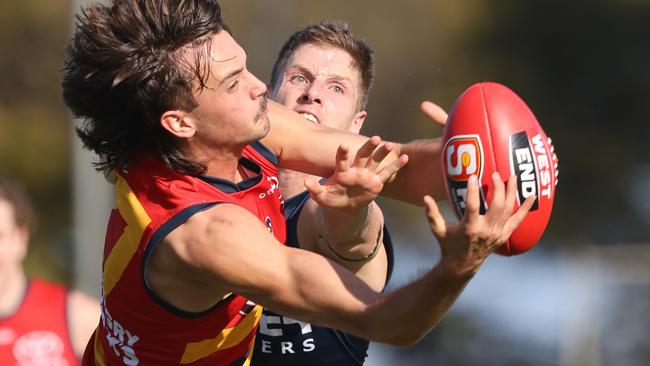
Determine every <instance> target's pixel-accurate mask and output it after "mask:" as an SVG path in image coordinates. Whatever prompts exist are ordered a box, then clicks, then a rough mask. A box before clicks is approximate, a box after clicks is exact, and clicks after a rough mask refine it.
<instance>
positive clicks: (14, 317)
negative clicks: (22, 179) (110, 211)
mask: <svg viewBox="0 0 650 366" xmlns="http://www.w3.org/2000/svg"><path fill="white" fill-rule="evenodd" d="M33 227H34V211H33V208H32V205H31V202H30V200H29V198H28V196H27V194H26V192H25V190H24V189H23V187H22V186H20V185H19V184H18V183H16V182H14V181H12V180H10V179H9V178H7V177H6V176H2V175H0V284H1V285H0V365H64V364H67V365H77V364H78V363H79V359H80V356H81V354H82V353H83V350H84V348H85V346H86V343H87V342H88V338H90V335H91V334H92V331H93V329H95V327H96V326H97V321H98V317H99V304H98V301H97V300H95V299H93V298H91V297H89V296H88V295H85V294H83V293H82V292H80V291H78V290H71V289H67V288H65V287H64V286H62V285H58V284H54V283H50V282H48V281H45V280H43V279H39V278H28V277H27V275H26V274H25V271H24V269H23V265H22V262H23V259H24V258H25V255H26V254H27V249H28V243H29V238H30V235H31V233H32V230H33Z"/></svg>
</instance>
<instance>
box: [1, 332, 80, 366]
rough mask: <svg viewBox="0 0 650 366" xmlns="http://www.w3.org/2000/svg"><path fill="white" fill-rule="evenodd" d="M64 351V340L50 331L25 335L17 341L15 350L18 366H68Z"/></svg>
mask: <svg viewBox="0 0 650 366" xmlns="http://www.w3.org/2000/svg"><path fill="white" fill-rule="evenodd" d="M63 351H64V348H63V340H62V339H61V337H59V335H58V334H56V333H53V332H50V331H49V330H35V331H31V332H28V333H25V334H23V335H22V336H20V338H18V339H17V340H16V343H15V344H14V348H13V354H14V357H15V358H16V361H18V365H30V366H46V365H52V366H67V365H68V362H67V361H66V359H65V358H64V357H63Z"/></svg>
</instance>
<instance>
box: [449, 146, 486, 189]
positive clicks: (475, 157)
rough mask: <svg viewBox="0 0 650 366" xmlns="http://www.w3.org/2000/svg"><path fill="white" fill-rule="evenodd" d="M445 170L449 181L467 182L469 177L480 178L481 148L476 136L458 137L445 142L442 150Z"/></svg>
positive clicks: (481, 167)
mask: <svg viewBox="0 0 650 366" xmlns="http://www.w3.org/2000/svg"><path fill="white" fill-rule="evenodd" d="M444 153H445V160H444V161H445V170H446V171H447V175H448V176H449V178H450V179H453V180H455V181H467V180H468V179H469V177H470V176H471V175H476V177H477V178H479V180H480V178H481V176H482V173H483V148H482V146H481V139H480V137H479V136H478V135H459V136H454V137H452V138H450V139H449V141H447V143H446V144H445V148H444Z"/></svg>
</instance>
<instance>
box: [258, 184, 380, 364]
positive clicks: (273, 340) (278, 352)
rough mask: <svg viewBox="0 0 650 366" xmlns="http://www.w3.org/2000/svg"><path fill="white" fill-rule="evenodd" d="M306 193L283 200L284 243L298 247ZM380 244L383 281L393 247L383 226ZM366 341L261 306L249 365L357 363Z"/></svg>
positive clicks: (364, 354)
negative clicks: (384, 260)
mask: <svg viewBox="0 0 650 366" xmlns="http://www.w3.org/2000/svg"><path fill="white" fill-rule="evenodd" d="M307 200H309V192H307V191H304V192H302V193H300V194H298V195H296V196H294V197H291V198H290V199H288V200H286V201H285V202H284V204H285V206H284V207H285V211H284V213H285V217H286V220H287V243H286V244H287V245H288V246H291V247H296V248H298V247H299V243H298V233H297V227H298V218H299V217H300V212H301V211H302V208H303V207H304V205H305V203H306V202H307ZM384 246H385V248H386V255H387V256H388V271H387V274H386V283H388V280H389V279H390V276H391V274H392V272H393V246H392V242H391V239H390V236H389V234H388V230H387V229H386V226H384ZM368 346H369V342H368V341H367V340H365V339H361V338H359V337H356V336H353V335H351V334H349V333H345V332H342V331H339V330H336V329H331V328H323V327H318V326H315V325H312V324H309V323H306V322H303V321H299V320H296V319H292V318H289V317H286V316H281V315H278V314H276V313H273V312H272V311H269V310H267V309H264V313H263V314H262V319H261V320H260V325H259V329H258V331H257V335H256V337H255V347H254V349H253V350H254V354H253V358H252V360H251V365H253V366H306V365H309V366H326V365H336V366H358V365H363V362H364V361H365V359H366V356H367V355H368Z"/></svg>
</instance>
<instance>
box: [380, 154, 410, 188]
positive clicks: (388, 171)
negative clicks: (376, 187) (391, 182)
mask: <svg viewBox="0 0 650 366" xmlns="http://www.w3.org/2000/svg"><path fill="white" fill-rule="evenodd" d="M408 161H409V157H408V155H406V154H404V155H402V156H400V157H399V158H398V159H397V160H395V161H394V162H392V163H391V164H388V165H387V166H385V167H384V168H382V169H381V170H380V171H379V172H377V176H378V177H379V179H380V180H381V181H382V183H386V182H387V181H388V179H390V177H392V176H393V175H394V174H395V173H397V172H398V171H399V170H400V169H402V168H403V167H404V165H406V163H408Z"/></svg>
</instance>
